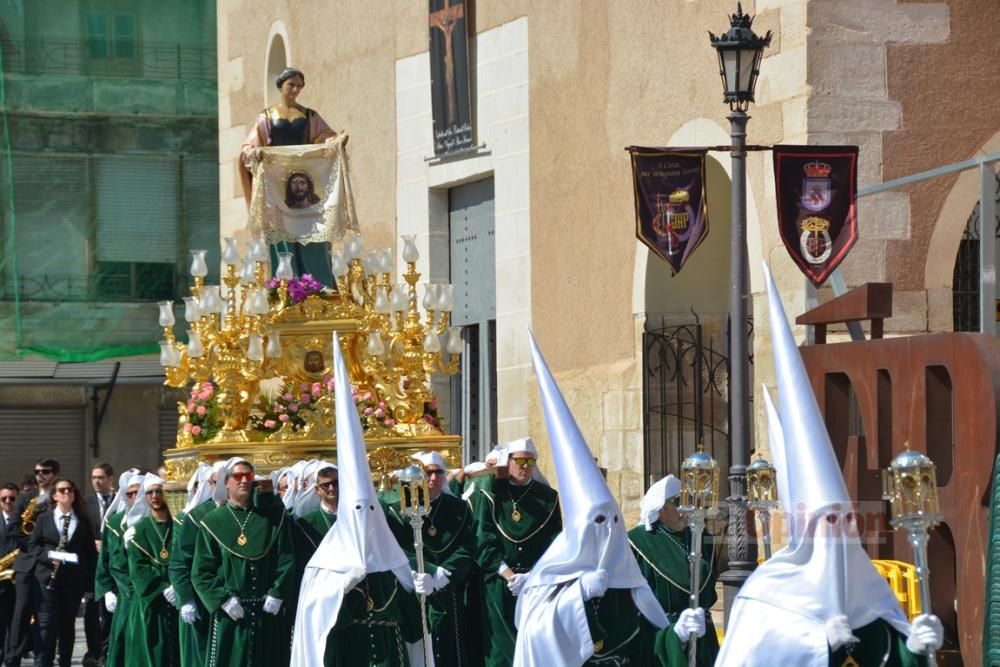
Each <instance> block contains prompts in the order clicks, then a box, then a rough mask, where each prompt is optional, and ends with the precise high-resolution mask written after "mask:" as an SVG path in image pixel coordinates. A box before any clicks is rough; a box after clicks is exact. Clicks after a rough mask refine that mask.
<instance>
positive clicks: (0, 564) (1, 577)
mask: <svg viewBox="0 0 1000 667" xmlns="http://www.w3.org/2000/svg"><path fill="white" fill-rule="evenodd" d="M20 551H21V550H20V549H14V550H13V551H11V552H10V553H9V554H7V555H6V556H4V557H3V558H0V583H3V582H5V581H11V582H12V581H14V559H15V558H17V554H18V553H20Z"/></svg>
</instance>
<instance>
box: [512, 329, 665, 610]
mask: <svg viewBox="0 0 1000 667" xmlns="http://www.w3.org/2000/svg"><path fill="white" fill-rule="evenodd" d="M530 342H531V355H532V360H533V362H534V366H535V375H536V376H537V379H538V388H539V391H540V395H541V402H542V408H543V411H544V413H545V423H546V425H547V426H548V432H549V440H550V443H551V447H552V458H553V461H554V462H555V468H556V477H557V479H558V480H559V502H560V503H561V504H562V511H563V530H562V533H560V534H559V535H558V536H556V538H555V540H554V541H553V542H552V544H551V545H550V546H549V548H548V549H547V550H546V551H545V553H544V554H542V557H541V558H540V559H539V560H538V562H537V563H535V566H534V567H533V568H532V570H531V574H530V575H529V576H528V581H527V582H526V583H525V588H526V589H528V588H531V587H534V586H551V585H556V584H561V583H563V582H567V581H573V580H575V579H578V578H579V577H580V576H581V575H582V574H584V573H586V572H593V571H595V570H598V569H604V570H606V571H607V573H608V588H622V589H630V590H631V591H632V599H633V600H634V601H635V603H636V606H637V607H638V608H639V610H640V611H641V612H642V614H643V615H644V616H645V617H646V618H647V619H649V621H650V622H651V623H653V624H654V625H657V626H659V627H665V626H666V625H667V622H668V621H667V617H666V615H665V614H664V612H663V608H662V607H660V605H659V603H658V602H657V601H656V598H655V597H654V596H653V594H652V591H650V589H649V585H648V584H647V582H646V579H645V577H643V576H642V573H641V572H640V571H639V565H638V563H637V562H636V560H635V557H634V556H633V555H632V551H631V549H630V547H629V544H628V538H627V537H626V529H625V521H624V519H623V518H622V515H621V510H620V509H619V508H618V503H617V502H616V501H615V499H614V496H612V495H611V491H610V490H609V489H608V485H607V483H606V482H605V481H604V476H603V475H602V474H601V471H600V470H599V469H598V467H597V463H595V461H594V458H593V455H592V454H591V452H590V448H589V447H588V446H587V443H586V441H585V440H584V439H583V434H582V433H580V429H579V427H578V426H577V424H576V420H575V419H574V418H573V415H572V413H571V412H570V410H569V407H568V406H567V405H566V402H565V400H564V399H563V396H562V393H561V392H560V391H559V387H558V386H557V385H556V382H555V379H554V378H553V377H552V374H551V372H550V371H549V368H548V365H547V364H546V363H545V359H543V358H542V355H541V352H539V350H538V347H537V345H536V343H535V340H534V337H531V338H530ZM511 451H513V450H511ZM524 600H525V598H523V597H522V598H519V601H518V617H521V616H522V611H524V610H522V608H521V607H522V606H523V605H522V603H523V602H524Z"/></svg>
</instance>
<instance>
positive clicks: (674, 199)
mask: <svg viewBox="0 0 1000 667" xmlns="http://www.w3.org/2000/svg"><path fill="white" fill-rule="evenodd" d="M689 201H691V195H690V194H688V191H687V190H674V191H673V192H671V193H670V203H671V204H686V203H688V202H689Z"/></svg>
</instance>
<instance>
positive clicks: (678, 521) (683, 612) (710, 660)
mask: <svg viewBox="0 0 1000 667" xmlns="http://www.w3.org/2000/svg"><path fill="white" fill-rule="evenodd" d="M680 491H681V483H680V480H679V479H677V477H675V476H674V475H667V476H666V477H664V478H663V479H661V480H659V481H658V482H656V483H655V484H653V485H652V486H650V487H649V491H647V492H646V495H645V496H644V497H643V499H642V501H641V502H640V503H639V512H640V519H641V521H640V524H639V525H638V526H636V527H635V528H633V529H632V530H631V531H629V534H628V541H629V543H630V544H631V545H632V550H633V551H634V552H635V555H636V559H637V560H638V561H639V570H640V571H641V572H642V574H643V576H644V577H646V581H648V582H649V587H650V589H652V591H653V594H654V595H655V596H656V599H657V600H658V601H659V603H660V606H661V607H663V610H664V611H665V612H667V618H668V619H669V620H670V626H668V627H666V628H664V629H662V630H655V629H654V628H652V627H651V626H647V628H646V630H647V632H645V633H644V643H645V644H646V645H647V647H648V649H649V651H650V652H651V653H652V656H651V658H652V660H653V662H652V664H654V665H657V666H658V667H681V666H685V665H687V664H688V642H689V641H690V640H691V638H692V637H694V638H697V642H698V644H697V649H696V650H697V664H698V667H711V666H712V665H713V664H715V657H716V656H717V655H718V653H719V641H718V637H717V635H716V633H715V626H714V625H713V624H712V618H711V616H710V615H708V614H706V613H705V609H709V608H710V607H711V606H712V605H713V604H715V601H716V594H715V547H714V541H712V540H711V536H710V535H709V534H707V533H706V534H705V536H704V538H703V541H702V548H701V584H700V590H699V594H698V601H699V607H698V608H697V609H695V610H690V609H689V608H688V607H689V605H690V590H691V567H690V564H689V561H688V553H689V550H690V547H691V530H690V529H689V528H688V527H687V520H686V519H685V518H684V517H683V516H682V515H681V513H680V512H679V511H678V509H677V502H678V500H679V499H680ZM682 617H683V621H681V618H682Z"/></svg>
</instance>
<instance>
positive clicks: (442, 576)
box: [434, 566, 451, 591]
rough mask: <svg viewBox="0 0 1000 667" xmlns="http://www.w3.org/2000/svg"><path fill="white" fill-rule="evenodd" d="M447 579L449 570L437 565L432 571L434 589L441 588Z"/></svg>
mask: <svg viewBox="0 0 1000 667" xmlns="http://www.w3.org/2000/svg"><path fill="white" fill-rule="evenodd" d="M449 581H451V572H449V571H448V570H446V569H444V568H443V567H440V566H438V569H437V570H436V571H435V572H434V590H436V591H439V590H441V589H442V588H444V587H445V586H447V585H448V582H449Z"/></svg>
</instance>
